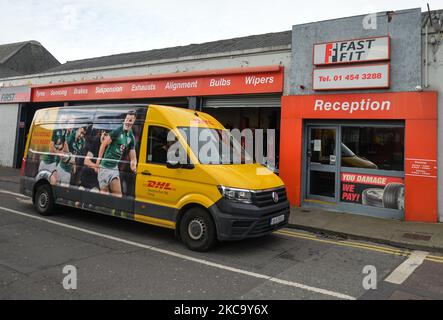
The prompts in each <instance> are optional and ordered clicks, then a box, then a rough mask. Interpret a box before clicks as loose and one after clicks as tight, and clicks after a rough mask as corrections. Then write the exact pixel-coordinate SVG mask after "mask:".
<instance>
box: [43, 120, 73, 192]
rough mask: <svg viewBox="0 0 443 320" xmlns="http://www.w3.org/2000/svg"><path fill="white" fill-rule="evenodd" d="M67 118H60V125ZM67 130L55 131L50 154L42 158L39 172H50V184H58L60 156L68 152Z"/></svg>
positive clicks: (49, 149) (50, 144)
mask: <svg viewBox="0 0 443 320" xmlns="http://www.w3.org/2000/svg"><path fill="white" fill-rule="evenodd" d="M66 119H67V118H66V116H62V117H60V123H65V122H66ZM66 134H67V129H62V128H60V129H54V131H53V132H52V137H51V141H50V142H49V148H48V153H47V154H44V155H43V156H42V157H41V162H40V166H39V168H38V172H43V171H48V172H49V173H50V178H49V179H50V183H51V184H52V185H56V184H57V182H58V173H57V166H58V163H59V161H60V157H59V156H58V155H64V153H65V152H67V151H68V147H67V145H66V143H65V142H66Z"/></svg>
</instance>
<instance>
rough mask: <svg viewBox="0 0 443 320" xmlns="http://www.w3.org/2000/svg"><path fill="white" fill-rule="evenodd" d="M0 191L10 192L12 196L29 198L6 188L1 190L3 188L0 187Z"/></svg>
mask: <svg viewBox="0 0 443 320" xmlns="http://www.w3.org/2000/svg"><path fill="white" fill-rule="evenodd" d="M0 193H5V194H10V195H13V196H16V197H22V198H30V197H28V196H25V195H24V194H21V193H15V192H12V191H8V190H3V189H0Z"/></svg>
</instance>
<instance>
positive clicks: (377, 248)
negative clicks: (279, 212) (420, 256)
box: [274, 229, 443, 263]
mask: <svg viewBox="0 0 443 320" xmlns="http://www.w3.org/2000/svg"><path fill="white" fill-rule="evenodd" d="M274 234H279V235H284V236H289V237H294V238H300V239H306V240H312V241H317V242H322V243H329V244H335V245H339V246H343V247H352V248H358V249H364V250H370V251H375V252H381V253H386V254H391V255H396V256H403V257H408V256H409V255H410V254H411V252H410V251H408V250H401V249H390V248H387V247H383V246H377V245H370V244H363V243H358V242H352V241H338V240H326V239H321V238H318V237H316V236H314V235H309V234H303V233H298V232H294V231H289V230H286V229H281V230H279V231H276V232H274ZM425 260H428V261H432V262H437V263H443V256H434V255H428V256H426V258H425Z"/></svg>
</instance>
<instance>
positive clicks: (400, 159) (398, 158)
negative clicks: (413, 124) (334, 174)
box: [341, 126, 405, 171]
mask: <svg viewBox="0 0 443 320" xmlns="http://www.w3.org/2000/svg"><path fill="white" fill-rule="evenodd" d="M404 135H405V129H404V128H402V127H390V128H386V127H363V126H361V127H347V126H346V127H342V142H341V165H342V167H353V168H365V169H379V170H394V171H403V170H404Z"/></svg>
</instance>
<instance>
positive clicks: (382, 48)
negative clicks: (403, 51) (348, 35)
mask: <svg viewBox="0 0 443 320" xmlns="http://www.w3.org/2000/svg"><path fill="white" fill-rule="evenodd" d="M389 59H390V38H389V37H387V36H386V37H376V38H365V39H356V40H345V41H338V42H328V43H320V44H315V45H314V64H315V65H330V64H340V63H358V62H366V61H382V60H389Z"/></svg>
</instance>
